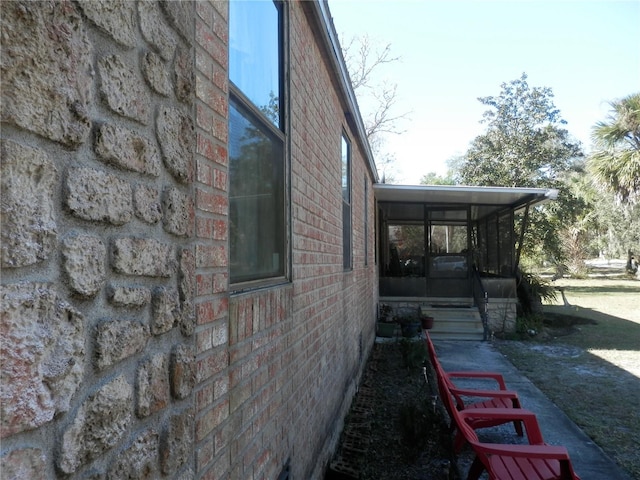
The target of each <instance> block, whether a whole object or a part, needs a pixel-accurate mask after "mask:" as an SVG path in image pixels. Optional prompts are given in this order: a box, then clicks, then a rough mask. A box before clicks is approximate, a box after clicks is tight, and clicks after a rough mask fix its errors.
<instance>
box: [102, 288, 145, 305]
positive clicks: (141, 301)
mask: <svg viewBox="0 0 640 480" xmlns="http://www.w3.org/2000/svg"><path fill="white" fill-rule="evenodd" d="M108 297H109V301H110V302H111V303H112V304H113V305H115V306H116V307H129V308H131V307H134V308H135V307H142V306H143V305H148V304H149V303H151V290H149V289H148V288H146V287H131V286H114V285H111V286H110V287H109V292H108Z"/></svg>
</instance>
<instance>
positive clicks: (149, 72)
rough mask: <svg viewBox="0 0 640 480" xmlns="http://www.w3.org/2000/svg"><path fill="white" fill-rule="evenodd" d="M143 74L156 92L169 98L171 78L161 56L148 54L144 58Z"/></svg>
mask: <svg viewBox="0 0 640 480" xmlns="http://www.w3.org/2000/svg"><path fill="white" fill-rule="evenodd" d="M142 74H143V75H144V78H145V80H146V81H147V83H148V84H149V86H150V87H151V88H152V89H153V91H154V92H156V93H159V94H160V95H163V96H165V97H168V96H169V94H170V93H171V87H172V85H171V77H170V76H169V70H168V69H167V65H166V64H165V63H164V61H163V60H162V57H160V55H157V54H155V53H153V52H146V53H145V54H144V55H143V56H142Z"/></svg>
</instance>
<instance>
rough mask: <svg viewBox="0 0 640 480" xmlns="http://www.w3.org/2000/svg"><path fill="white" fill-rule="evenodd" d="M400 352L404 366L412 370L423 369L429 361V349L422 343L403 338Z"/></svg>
mask: <svg viewBox="0 0 640 480" xmlns="http://www.w3.org/2000/svg"><path fill="white" fill-rule="evenodd" d="M400 352H401V353H402V360H403V362H404V366H405V367H406V368H408V369H411V370H412V369H415V368H418V367H421V366H422V365H423V364H424V362H425V360H426V359H427V347H426V345H425V343H424V342H422V341H414V340H410V339H408V338H403V339H402V340H400Z"/></svg>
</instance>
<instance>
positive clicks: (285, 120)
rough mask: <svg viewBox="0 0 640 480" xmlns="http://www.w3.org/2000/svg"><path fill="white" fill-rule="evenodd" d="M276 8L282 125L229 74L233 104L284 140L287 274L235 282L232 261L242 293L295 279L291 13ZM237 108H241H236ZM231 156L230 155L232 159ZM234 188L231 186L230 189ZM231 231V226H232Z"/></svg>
mask: <svg viewBox="0 0 640 480" xmlns="http://www.w3.org/2000/svg"><path fill="white" fill-rule="evenodd" d="M273 3H274V5H275V7H276V8H277V9H278V12H279V25H278V48H279V57H280V58H279V62H280V65H279V71H280V73H279V75H280V78H279V87H280V98H279V99H278V100H279V101H278V109H279V115H280V121H279V127H278V125H276V124H275V123H274V122H273V121H272V120H270V119H269V118H268V117H267V116H266V115H265V114H264V113H263V112H262V111H261V110H260V108H258V106H256V105H255V104H254V103H253V101H251V100H250V99H249V98H248V97H247V95H245V94H244V92H242V90H240V88H239V87H237V86H236V85H235V84H234V83H233V81H232V79H231V78H230V77H229V104H231V103H232V102H234V103H235V104H236V106H239V107H240V108H239V109H238V110H239V111H240V112H241V115H242V116H243V117H245V116H244V114H243V113H242V110H245V111H246V112H247V113H248V114H249V117H250V118H247V117H245V119H247V120H249V121H252V122H253V121H258V122H259V125H260V128H265V129H268V131H269V133H270V134H271V135H274V136H275V137H277V138H278V139H279V140H280V142H281V147H282V175H283V187H282V189H283V191H282V195H283V202H282V203H283V205H282V208H283V212H282V218H283V225H282V235H283V245H282V252H283V259H282V261H283V274H282V275H274V276H271V277H264V278H257V279H249V280H243V281H236V282H233V283H232V281H231V264H229V267H228V272H229V290H230V293H231V294H232V295H233V294H240V293H244V292H247V291H251V290H255V289H260V288H267V287H272V286H277V285H281V284H288V283H290V282H291V180H290V176H291V173H290V172H291V168H290V151H291V136H290V135H289V132H290V131H291V130H290V125H291V123H290V115H289V96H290V75H289V12H288V7H287V4H286V2H283V1H281V0H273ZM236 108H237V107H236ZM229 130H231V123H230V116H229ZM230 161H231V159H230V158H229V162H230ZM229 176H231V166H230V165H229ZM229 186H231V180H229ZM229 190H231V188H229ZM228 195H229V207H230V204H231V197H232V192H231V191H229V192H228ZM229 232H230V227H229ZM228 238H229V241H228V248H229V258H231V242H230V240H231V235H229V236H228Z"/></svg>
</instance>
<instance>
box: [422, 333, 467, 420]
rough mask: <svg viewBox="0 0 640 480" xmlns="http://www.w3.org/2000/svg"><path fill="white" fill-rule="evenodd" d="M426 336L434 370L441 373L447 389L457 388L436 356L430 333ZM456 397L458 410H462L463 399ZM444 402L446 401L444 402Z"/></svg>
mask: <svg viewBox="0 0 640 480" xmlns="http://www.w3.org/2000/svg"><path fill="white" fill-rule="evenodd" d="M425 334H426V335H425V336H426V343H427V351H428V352H429V358H430V359H431V364H432V365H433V368H434V369H435V371H436V375H438V372H440V374H441V376H442V381H443V382H444V383H445V385H446V386H447V388H453V387H455V385H453V383H451V380H449V377H448V376H447V375H446V373H445V371H444V368H442V364H441V363H440V360H438V355H437V354H436V347H435V346H434V345H433V342H432V341H431V337H430V336H429V332H426V331H425ZM454 397H455V399H456V403H457V405H458V407H457V408H458V409H462V408H464V401H463V400H462V397H460V396H459V395H455V394H454ZM443 401H444V400H443Z"/></svg>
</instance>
